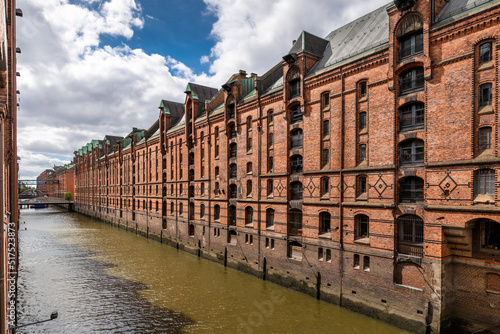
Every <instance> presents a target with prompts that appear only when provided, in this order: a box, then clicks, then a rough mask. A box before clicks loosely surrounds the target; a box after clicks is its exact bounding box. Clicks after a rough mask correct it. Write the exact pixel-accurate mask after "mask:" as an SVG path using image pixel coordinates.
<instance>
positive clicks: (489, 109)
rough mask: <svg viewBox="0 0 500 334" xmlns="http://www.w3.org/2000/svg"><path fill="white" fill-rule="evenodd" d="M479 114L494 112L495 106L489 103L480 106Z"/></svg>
mask: <svg viewBox="0 0 500 334" xmlns="http://www.w3.org/2000/svg"><path fill="white" fill-rule="evenodd" d="M477 114H478V115H488V114H493V106H491V105H488V106H483V107H479V111H478V113H477Z"/></svg>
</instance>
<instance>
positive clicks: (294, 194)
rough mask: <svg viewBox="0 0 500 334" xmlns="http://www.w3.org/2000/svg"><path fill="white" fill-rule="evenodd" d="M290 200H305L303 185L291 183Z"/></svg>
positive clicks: (297, 182) (295, 182) (296, 182)
mask: <svg viewBox="0 0 500 334" xmlns="http://www.w3.org/2000/svg"><path fill="white" fill-rule="evenodd" d="M290 199H291V200H292V201H301V200H302V199H303V188H302V183H301V182H299V181H294V182H292V183H290Z"/></svg>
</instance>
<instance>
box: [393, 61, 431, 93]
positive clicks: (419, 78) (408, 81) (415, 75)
mask: <svg viewBox="0 0 500 334" xmlns="http://www.w3.org/2000/svg"><path fill="white" fill-rule="evenodd" d="M424 86H425V80H424V68H423V67H413V68H410V69H408V70H406V71H404V72H402V73H401V74H400V75H399V88H400V94H407V93H410V92H413V91H416V90H420V89H422V88H424Z"/></svg>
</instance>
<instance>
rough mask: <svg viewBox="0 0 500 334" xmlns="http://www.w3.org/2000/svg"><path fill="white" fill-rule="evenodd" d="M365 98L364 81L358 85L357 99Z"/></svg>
mask: <svg viewBox="0 0 500 334" xmlns="http://www.w3.org/2000/svg"><path fill="white" fill-rule="evenodd" d="M365 96H366V81H363V82H360V83H359V98H360V99H362V98H363V97H365Z"/></svg>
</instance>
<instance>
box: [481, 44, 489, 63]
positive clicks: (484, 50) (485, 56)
mask: <svg viewBox="0 0 500 334" xmlns="http://www.w3.org/2000/svg"><path fill="white" fill-rule="evenodd" d="M491 60H492V52H491V43H489V42H488V43H484V44H482V45H481V46H480V47H479V64H480V65H481V64H483V63H488V62H490V61H491Z"/></svg>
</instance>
